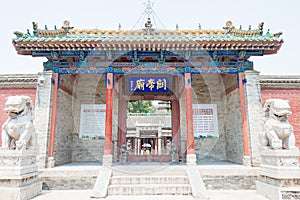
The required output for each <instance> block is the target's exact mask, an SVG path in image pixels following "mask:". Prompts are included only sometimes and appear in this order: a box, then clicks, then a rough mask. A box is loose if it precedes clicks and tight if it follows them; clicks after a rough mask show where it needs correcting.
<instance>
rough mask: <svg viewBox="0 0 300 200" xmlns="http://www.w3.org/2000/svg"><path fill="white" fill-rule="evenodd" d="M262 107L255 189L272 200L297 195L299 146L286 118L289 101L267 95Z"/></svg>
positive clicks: (299, 197) (299, 178) (299, 185)
mask: <svg viewBox="0 0 300 200" xmlns="http://www.w3.org/2000/svg"><path fill="white" fill-rule="evenodd" d="M264 111H265V113H266V120H265V124H264V134H263V135H262V136H261V138H260V143H261V147H262V148H261V152H260V155H261V165H260V170H259V177H258V180H257V181H256V188H257V189H256V191H257V193H258V194H260V195H263V196H264V197H266V198H268V199H272V200H281V199H300V168H299V165H298V157H299V149H298V148H297V147H296V146H295V135H294V132H293V127H292V125H290V124H289V122H288V118H287V116H288V115H290V114H291V112H290V106H289V103H288V101H286V100H282V99H269V100H267V101H266V103H265V105H264Z"/></svg>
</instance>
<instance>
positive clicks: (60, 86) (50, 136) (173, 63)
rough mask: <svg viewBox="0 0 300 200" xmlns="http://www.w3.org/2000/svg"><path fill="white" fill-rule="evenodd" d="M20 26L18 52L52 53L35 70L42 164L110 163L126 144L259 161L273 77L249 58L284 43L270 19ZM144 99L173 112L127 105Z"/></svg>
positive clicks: (133, 157) (191, 156)
mask: <svg viewBox="0 0 300 200" xmlns="http://www.w3.org/2000/svg"><path fill="white" fill-rule="evenodd" d="M15 34H16V36H17V37H16V38H15V39H13V45H14V47H15V49H16V51H17V53H18V54H20V55H31V56H33V57H45V58H46V61H45V62H44V63H43V68H44V70H43V71H42V72H40V73H38V76H37V77H35V76H33V75H32V77H33V80H32V82H34V85H35V86H34V87H36V94H35V103H36V107H35V116H36V117H35V127H36V132H37V133H38V137H39V138H38V143H39V165H40V167H42V168H43V167H47V166H48V167H52V166H54V163H55V165H61V164H65V163H71V162H101V163H102V164H103V165H112V164H115V163H120V162H124V160H122V159H124V157H122V153H124V152H126V153H127V154H128V156H127V157H126V162H171V160H172V159H171V157H172V155H173V156H174V157H175V158H176V160H175V161H174V160H173V162H176V163H178V164H179V163H187V164H188V165H196V164H197V163H198V162H201V160H206V161H229V162H233V163H239V164H245V165H248V166H258V165H259V162H260V161H259V154H258V145H259V144H258V137H259V134H260V133H262V131H263V121H260V120H258V118H261V119H262V116H263V113H262V109H261V108H262V97H261V88H260V85H261V84H263V85H264V88H266V85H268V83H266V82H260V81H261V80H260V76H259V73H258V72H256V71H255V70H254V68H253V62H252V61H250V58H251V56H264V55H267V56H268V55H271V54H276V53H277V52H278V50H279V49H280V47H281V45H282V43H283V40H282V38H281V37H280V36H281V33H275V34H273V33H269V31H268V32H266V33H264V31H263V23H260V24H259V25H258V27H257V29H253V30H251V29H249V30H242V29H241V28H235V27H234V25H233V24H232V22H231V21H227V22H226V24H225V26H224V27H223V28H221V29H217V30H202V29H201V28H200V27H199V29H198V30H179V29H176V30H160V29H154V28H153V27H152V23H151V19H150V18H148V20H147V22H146V24H145V28H144V29H141V30H121V29H119V30H99V29H84V30H79V29H76V28H73V27H72V26H71V25H70V22H69V21H65V22H64V23H63V26H62V27H61V29H56V28H55V29H54V30H48V29H47V30H42V29H40V28H39V26H38V24H37V23H35V22H34V23H33V32H32V33H29V32H28V33H22V32H15ZM4 79H5V78H2V80H3V82H5V81H4ZM294 79H295V80H296V82H297V81H299V78H297V77H296V78H295V77H294ZM272 80H273V79H272ZM294 89H295V88H294ZM295 90H297V91H298V90H299V88H296V89H295ZM264 91H265V92H264V93H263V94H264V95H265V94H266V92H268V90H264ZM138 100H142V101H144V100H151V101H164V102H167V103H169V104H170V112H169V114H166V115H159V114H156V115H151V116H150V115H149V116H147V115H146V116H143V115H134V114H130V113H128V104H129V102H133V101H138ZM258 116H259V117H258ZM128 146H129V147H128ZM147 150H148V151H147Z"/></svg>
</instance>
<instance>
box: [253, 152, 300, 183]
mask: <svg viewBox="0 0 300 200" xmlns="http://www.w3.org/2000/svg"><path fill="white" fill-rule="evenodd" d="M298 157H299V150H298V149H293V150H273V149H266V150H262V151H261V165H260V170H259V173H260V174H261V175H264V176H269V177H273V178H278V179H290V178H299V179H300V168H299V166H298Z"/></svg>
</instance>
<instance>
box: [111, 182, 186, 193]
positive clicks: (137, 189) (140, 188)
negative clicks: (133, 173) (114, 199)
mask: <svg viewBox="0 0 300 200" xmlns="http://www.w3.org/2000/svg"><path fill="white" fill-rule="evenodd" d="M191 194H192V190H191V187H190V185H189V184H138V185H135V184H131V185H127V184H126V185H110V186H108V195H191Z"/></svg>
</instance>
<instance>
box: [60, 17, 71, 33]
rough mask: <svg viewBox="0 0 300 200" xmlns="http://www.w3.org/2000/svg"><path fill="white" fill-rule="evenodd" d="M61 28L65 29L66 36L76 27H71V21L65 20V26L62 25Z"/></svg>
mask: <svg viewBox="0 0 300 200" xmlns="http://www.w3.org/2000/svg"><path fill="white" fill-rule="evenodd" d="M61 28H62V29H64V31H65V33H66V34H68V33H70V30H71V29H73V28H74V27H71V26H70V21H68V20H65V21H64V24H63V25H62V27H61Z"/></svg>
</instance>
